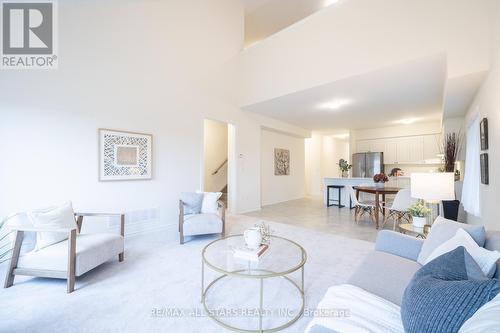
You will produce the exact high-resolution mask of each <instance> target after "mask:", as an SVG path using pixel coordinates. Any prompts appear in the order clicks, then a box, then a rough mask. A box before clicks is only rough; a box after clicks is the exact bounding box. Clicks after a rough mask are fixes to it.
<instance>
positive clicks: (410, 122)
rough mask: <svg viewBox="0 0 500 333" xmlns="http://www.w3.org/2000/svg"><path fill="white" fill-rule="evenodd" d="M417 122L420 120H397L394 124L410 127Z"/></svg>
mask: <svg viewBox="0 0 500 333" xmlns="http://www.w3.org/2000/svg"><path fill="white" fill-rule="evenodd" d="M417 120H418V118H407V119H401V120H396V121H395V122H394V123H395V124H402V125H410V124H413V123H414V122H416V121H417Z"/></svg>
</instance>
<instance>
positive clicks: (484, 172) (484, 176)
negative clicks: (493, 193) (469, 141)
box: [480, 153, 490, 185]
mask: <svg viewBox="0 0 500 333" xmlns="http://www.w3.org/2000/svg"><path fill="white" fill-rule="evenodd" d="M480 161H481V162H480V163H481V183H482V184H485V185H488V184H489V183H490V175H489V166H488V153H482V154H481V159H480Z"/></svg>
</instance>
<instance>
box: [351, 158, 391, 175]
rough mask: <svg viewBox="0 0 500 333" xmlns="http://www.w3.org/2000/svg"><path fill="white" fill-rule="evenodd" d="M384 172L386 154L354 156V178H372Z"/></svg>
mask: <svg viewBox="0 0 500 333" xmlns="http://www.w3.org/2000/svg"><path fill="white" fill-rule="evenodd" d="M381 172H384V153H358V154H352V176H353V177H367V178H371V177H373V176H374V175H376V174H377V173H381Z"/></svg>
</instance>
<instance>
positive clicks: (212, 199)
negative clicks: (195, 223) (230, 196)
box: [198, 192, 222, 214]
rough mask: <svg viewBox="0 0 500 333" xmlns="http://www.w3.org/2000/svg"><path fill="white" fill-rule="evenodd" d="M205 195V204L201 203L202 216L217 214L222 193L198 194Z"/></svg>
mask: <svg viewBox="0 0 500 333" xmlns="http://www.w3.org/2000/svg"><path fill="white" fill-rule="evenodd" d="M198 193H203V202H202V203H201V213H202V214H216V213H217V210H218V208H219V205H218V204H217V201H218V200H219V198H220V197H221V196H222V193H221V192H198Z"/></svg>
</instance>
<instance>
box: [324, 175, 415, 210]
mask: <svg viewBox="0 0 500 333" xmlns="http://www.w3.org/2000/svg"><path fill="white" fill-rule="evenodd" d="M329 185H339V186H342V185H343V186H346V185H349V186H360V185H369V186H375V182H374V181H373V179H372V178H367V177H349V178H324V179H323V188H324V194H323V202H324V203H325V206H326V205H327V202H326V198H327V194H328V193H327V189H328V186H329ZM386 186H393V187H399V188H408V187H410V177H407V176H401V177H391V178H390V180H389V182H387V183H386ZM330 200H338V191H336V190H333V189H331V190H330ZM341 202H342V205H344V206H346V207H349V193H348V192H347V189H345V188H343V189H342V198H341Z"/></svg>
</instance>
